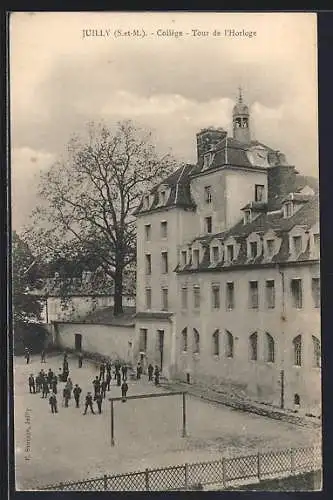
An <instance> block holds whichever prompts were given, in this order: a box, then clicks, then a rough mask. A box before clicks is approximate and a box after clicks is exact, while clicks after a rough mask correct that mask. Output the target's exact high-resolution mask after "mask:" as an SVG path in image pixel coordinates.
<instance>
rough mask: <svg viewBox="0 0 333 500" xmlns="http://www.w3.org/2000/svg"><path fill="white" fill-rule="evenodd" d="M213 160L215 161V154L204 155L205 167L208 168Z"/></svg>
mask: <svg viewBox="0 0 333 500" xmlns="http://www.w3.org/2000/svg"><path fill="white" fill-rule="evenodd" d="M212 161H213V155H212V153H206V154H205V155H204V164H203V167H204V168H208V167H209V166H210V165H211V163H212Z"/></svg>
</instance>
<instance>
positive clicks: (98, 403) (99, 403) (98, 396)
mask: <svg viewBox="0 0 333 500" xmlns="http://www.w3.org/2000/svg"><path fill="white" fill-rule="evenodd" d="M102 401H103V398H102V394H100V393H98V394H97V395H96V403H97V408H98V413H99V414H101V413H102Z"/></svg>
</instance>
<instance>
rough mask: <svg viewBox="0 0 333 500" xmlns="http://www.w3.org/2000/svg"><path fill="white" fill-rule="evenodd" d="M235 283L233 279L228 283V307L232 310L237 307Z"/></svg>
mask: <svg viewBox="0 0 333 500" xmlns="http://www.w3.org/2000/svg"><path fill="white" fill-rule="evenodd" d="M234 299H235V298H234V283H233V281H228V283H227V284H226V309H227V310H231V309H233V308H234V307H235V301H234Z"/></svg>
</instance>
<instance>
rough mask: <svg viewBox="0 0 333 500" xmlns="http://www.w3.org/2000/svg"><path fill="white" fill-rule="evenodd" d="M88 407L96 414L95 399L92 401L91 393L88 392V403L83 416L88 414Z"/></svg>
mask: <svg viewBox="0 0 333 500" xmlns="http://www.w3.org/2000/svg"><path fill="white" fill-rule="evenodd" d="M88 407H89V408H90V410H91V413H93V414H95V412H94V409H93V399H92V395H91V392H88V393H87V395H86V403H85V408H84V412H83V415H86V414H87V409H88Z"/></svg>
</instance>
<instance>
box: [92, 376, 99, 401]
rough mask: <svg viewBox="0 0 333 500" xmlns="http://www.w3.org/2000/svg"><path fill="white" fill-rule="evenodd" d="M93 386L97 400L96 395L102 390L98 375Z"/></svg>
mask: <svg viewBox="0 0 333 500" xmlns="http://www.w3.org/2000/svg"><path fill="white" fill-rule="evenodd" d="M93 386H94V399H95V400H96V395H97V394H99V391H100V390H101V384H100V381H99V378H98V376H97V375H96V378H95V379H94V380H93Z"/></svg>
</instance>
